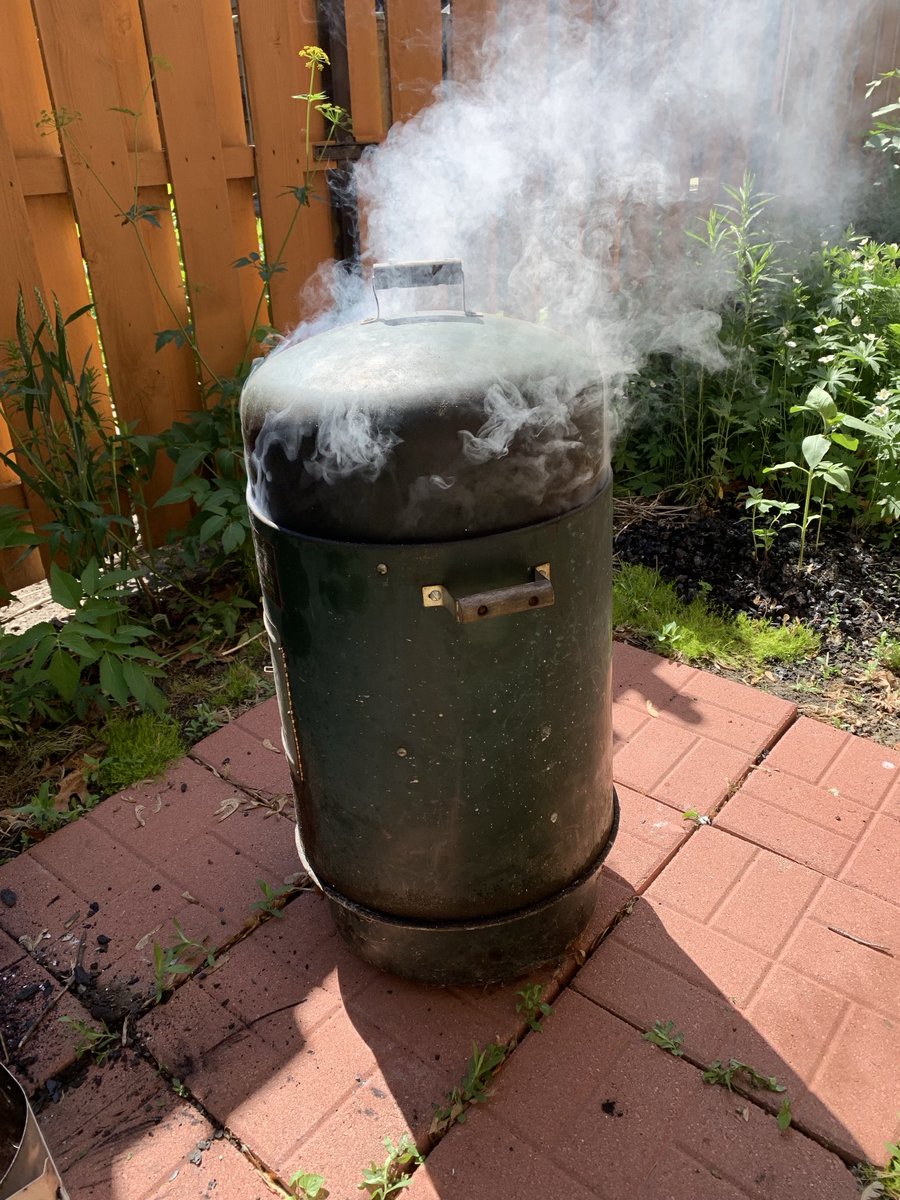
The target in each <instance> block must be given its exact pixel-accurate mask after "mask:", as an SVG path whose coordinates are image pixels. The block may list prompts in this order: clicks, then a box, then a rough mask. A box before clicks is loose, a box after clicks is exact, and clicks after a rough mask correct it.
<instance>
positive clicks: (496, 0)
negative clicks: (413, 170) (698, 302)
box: [0, 0, 900, 587]
mask: <svg viewBox="0 0 900 1200" xmlns="http://www.w3.org/2000/svg"><path fill="white" fill-rule="evenodd" d="M322 2H323V6H324V5H325V0H322ZM556 2H558V0H452V3H451V4H449V5H448V4H447V3H446V0H444V3H443V5H442V3H441V0H384V2H383V3H377V0H343V4H341V3H340V2H339V0H327V11H325V19H323V20H321V21H320V20H319V14H318V13H317V5H316V0H234V3H232V0H103V2H102V3H98V0H4V3H3V16H4V29H3V37H2V38H0V245H2V254H0V339H8V338H10V337H12V336H13V335H14V316H15V309H16V297H17V294H18V292H19V289H21V290H22V291H23V293H24V295H25V297H26V302H27V304H28V308H29V315H30V317H31V318H32V319H36V318H37V315H38V314H37V311H36V307H35V304H34V302H33V299H32V297H33V293H34V289H35V288H38V289H39V290H40V291H41V292H42V294H43V295H44V296H45V297H50V296H51V294H55V295H56V296H57V297H58V298H59V302H60V305H61V307H62V310H63V312H64V313H70V312H73V311H74V310H75V309H77V308H80V307H81V306H82V305H85V304H87V303H89V302H91V301H92V302H93V305H94V309H93V313H94V315H95V318H96V319H94V317H93V316H87V317H85V318H82V319H81V320H79V321H78V322H77V323H75V324H74V325H73V327H72V331H71V332H72V341H73V350H74V355H75V357H76V358H80V357H82V356H83V355H84V354H85V353H86V352H87V350H88V349H89V348H90V349H91V351H92V355H93V357H92V361H93V362H94V364H95V365H97V366H100V365H101V364H102V366H103V368H104V369H105V373H106V378H107V380H108V384H109V395H110V396H111V397H112V403H114V406H115V409H114V412H115V417H116V419H118V420H119V421H120V422H134V423H136V424H137V425H138V428H139V430H140V431H141V432H157V431H160V430H162V429H164V428H166V427H168V426H169V425H170V424H171V423H172V422H173V421H174V420H177V419H180V418H183V417H184V415H185V414H186V413H187V412H189V411H191V410H193V409H196V408H197V407H198V406H199V403H200V401H199V395H200V392H199V381H198V378H197V373H196V369H195V365H194V359H193V357H192V355H191V353H190V351H189V349H188V348H186V347H179V346H178V345H176V344H175V343H174V342H170V343H169V344H167V345H165V346H164V347H163V348H162V349H161V350H159V351H157V350H156V349H155V342H156V334H157V333H158V332H159V331H161V330H165V329H168V328H171V327H172V326H173V325H175V323H176V321H175V318H177V320H178V321H180V322H187V320H188V298H187V297H186V295H185V290H184V285H183V277H186V278H187V280H188V281H189V282H188V287H189V305H190V320H191V321H192V324H193V328H194V331H195V336H196V340H197V343H198V347H199V349H200V351H201V352H202V354H203V356H204V359H205V360H206V361H207V362H208V364H209V365H210V367H211V368H212V370H214V371H215V372H217V373H221V374H225V375H227V374H230V373H231V372H232V371H233V369H234V366H235V364H236V363H237V362H238V361H239V360H240V359H241V356H242V354H243V352H244V346H245V342H246V338H247V332H248V329H249V327H250V322H251V320H252V318H253V314H254V311H255V308H256V305H257V300H258V297H259V288H260V281H259V278H258V276H257V275H256V274H255V273H254V272H253V271H252V270H246V269H245V270H236V269H234V267H233V266H232V265H231V264H232V263H233V262H234V261H235V260H236V259H238V258H241V257H244V256H247V255H248V254H249V253H251V252H252V251H259V250H260V249H261V248H262V247H264V248H266V249H268V251H269V253H270V254H274V253H275V252H276V250H277V248H278V247H279V246H280V245H281V243H282V242H283V241H284V239H285V236H286V234H287V231H288V226H289V223H290V220H291V216H292V214H293V211H294V200H293V199H292V198H291V196H290V195H286V194H285V193H286V191H287V189H289V188H291V187H294V186H297V185H298V184H300V183H301V181H302V179H303V176H304V172H305V171H306V169H307V166H308V163H307V160H306V156H305V150H304V139H303V129H302V117H303V113H302V105H301V102H299V101H297V100H293V99H291V97H292V96H295V95H297V94H298V93H301V92H304V91H305V90H306V85H307V75H306V71H305V69H304V64H303V62H302V60H301V59H300V58H299V57H298V50H299V49H300V48H301V47H302V46H304V45H307V44H321V45H324V46H325V47H326V48H327V49H328V50H329V51H330V53H331V56H332V61H333V69H332V73H331V77H330V80H329V81H328V84H329V87H330V90H331V93H332V95H333V98H334V99H335V100H336V101H338V102H339V103H342V104H343V105H344V106H345V107H347V108H348V109H349V110H350V112H351V115H352V118H353V126H354V139H355V140H354V143H353V144H352V145H350V146H341V147H339V148H337V149H336V150H335V153H334V155H333V156H332V157H331V158H330V159H329V162H328V163H322V164H320V167H319V169H318V170H317V192H318V194H319V196H320V198H322V199H325V200H327V199H328V194H327V187H326V182H325V172H326V170H328V169H332V168H335V167H338V166H339V165H340V161H341V159H343V158H351V159H352V158H353V156H354V155H355V154H356V153H357V152H358V149H359V147H360V146H362V145H365V144H371V143H375V142H379V141H381V140H382V139H383V138H384V137H385V135H386V133H387V130H388V129H389V127H390V124H391V122H392V121H403V120H406V119H408V118H410V117H411V116H413V115H414V114H415V113H416V112H418V111H419V109H420V108H422V106H423V105H426V104H428V103H429V102H430V100H431V97H432V94H433V91H434V89H435V87H436V86H437V85H438V84H440V82H441V80H442V78H443V76H444V74H445V73H449V74H451V75H453V76H455V77H457V78H460V79H464V78H466V76H467V75H468V74H470V73H471V72H472V71H473V69H474V67H473V53H472V51H473V48H477V47H479V46H480V45H481V43H482V42H483V40H484V37H485V35H486V32H487V30H488V29H490V28H491V27H492V26H493V24H494V22H495V21H496V20H502V19H503V14H504V9H505V6H510V5H516V4H519V3H528V4H531V5H532V6H534V7H535V8H536V9H537V8H540V7H541V5H544V6H545V7H546V8H547V10H548V11H550V10H551V9H552V8H553V6H554V3H556ZM628 2H630V0H628ZM839 2H842V0H822V7H823V9H825V8H828V7H830V6H832V5H834V4H836V3H839ZM582 3H583V6H584V7H585V8H589V7H590V0H582ZM610 3H611V0H596V6H595V7H596V8H597V10H598V11H600V10H602V9H603V8H604V7H608V6H609V4H610ZM619 3H620V4H623V3H626V0H619ZM672 3H673V4H674V3H675V0H672ZM791 3H792V0H784V8H785V12H786V13H788V12H789V10H790V7H791ZM634 7H635V10H636V11H637V10H640V9H641V8H642V4H641V3H640V2H639V0H635V4H634ZM442 8H443V10H445V11H442ZM656 8H657V9H658V5H656ZM382 10H384V11H382ZM867 13H868V15H867V16H866V17H865V19H864V20H863V19H861V20H860V28H859V34H858V39H857V43H856V50H855V62H854V65H853V71H852V84H851V85H848V87H847V96H846V119H847V129H848V131H851V130H852V131H853V132H854V134H855V133H856V131H858V129H859V128H860V127H863V128H864V124H862V125H861V122H864V119H865V113H866V111H867V109H866V106H865V104H864V103H863V100H862V97H863V93H864V87H865V83H866V81H867V80H869V79H872V78H874V76H875V74H876V73H877V72H879V71H883V70H887V69H889V68H891V67H893V66H895V65H897V64H898V61H900V45H898V41H900V5H898V2H897V0H876V3H875V4H874V5H873V6H872V7H871V9H870V10H867ZM785 28H786V26H785ZM826 35H827V29H826V27H825V25H822V26H821V28H819V29H818V30H816V31H812V30H810V31H802V33H801V31H797V30H792V31H791V37H792V38H794V39H797V38H800V37H801V36H826ZM786 38H787V33H786V32H785V34H784V35H783V36H782V37H781V40H780V42H779V43H778V45H776V47H775V59H774V62H773V63H772V64H771V71H770V73H769V79H768V83H767V86H768V87H769V88H770V89H771V96H772V104H773V106H776V107H777V105H778V104H779V103H780V102H781V101H780V100H779V96H781V97H782V98H783V94H784V81H785V80H786V79H787V78H788V77H789V76H790V72H791V54H792V51H791V45H790V43H789V40H785V39H786ZM51 112H55V113H56V114H58V115H62V116H63V118H64V119H66V116H65V115H66V114H68V115H70V116H72V117H73V119H72V121H71V124H68V125H67V126H66V127H65V129H64V130H63V136H59V134H58V133H57V131H56V129H55V128H54V127H53V126H52V124H51V125H47V124H46V123H45V124H44V125H43V126H42V125H40V124H39V122H40V118H41V114H42V113H51ZM76 114H77V116H76ZM134 114H140V115H139V116H135V115H134ZM250 131H252V135H251V132H250ZM314 132H315V135H316V136H318V137H321V136H322V130H321V129H318V130H316V131H314ZM710 163H711V164H712V165H710V166H709V169H708V171H707V172H706V173H707V174H708V175H709V176H710V178H712V176H713V175H714V174H715V161H714V156H713V158H711V159H710ZM692 173H694V174H696V167H694V168H693V169H692ZM715 183H716V185H717V184H718V180H715ZM705 190H706V189H705V188H704V191H705ZM173 203H174V209H175V212H176V213H177V227H176V224H175V222H174V221H173V218H172V204H173ZM135 205H136V206H150V207H151V208H152V210H153V214H154V218H155V220H156V221H157V222H158V226H157V225H156V224H153V223H151V222H149V221H140V222H138V229H139V232H140V238H138V237H136V236H135V228H134V227H133V225H132V223H130V222H128V221H127V220H124V221H123V214H124V213H126V212H128V211H129V210H132V206H135ZM134 211H136V210H134ZM257 216H258V217H259V223H260V228H261V241H262V247H261V245H260V235H258V226H257ZM347 248H348V243H347V236H346V229H344V230H343V231H342V229H341V221H340V220H339V219H338V217H337V216H336V214H335V209H334V207H333V206H332V205H330V204H329V203H323V204H313V205H312V206H311V208H309V209H308V210H306V211H305V212H304V213H303V214H302V218H301V220H299V221H298V222H297V223H296V225H295V227H294V229H293V231H292V233H291V235H290V238H289V243H288V246H287V248H286V251H285V253H284V256H283V258H284V262H285V265H286V269H285V270H284V271H283V272H280V273H278V274H276V275H275V276H274V278H273V279H272V280H271V285H270V288H269V297H268V301H267V305H268V311H265V309H264V311H263V313H262V317H263V319H264V320H269V321H271V323H272V324H273V325H275V326H276V327H285V326H289V325H292V324H294V323H296V321H297V320H298V319H299V318H301V317H302V316H303V315H304V314H303V311H302V287H303V284H304V283H305V282H306V280H307V279H308V278H309V277H310V276H311V275H312V274H313V272H314V271H315V269H316V267H317V266H318V264H319V263H320V262H322V261H323V260H324V259H328V258H330V257H332V256H333V255H335V253H336V252H337V253H338V255H340V254H341V253H342V252H346V251H347ZM182 272H184V275H183V274H182ZM105 403H107V404H109V401H105ZM8 420H10V421H13V420H15V418H14V416H13V415H12V413H11V412H10V413H9V414H8ZM10 446H11V438H10V429H9V427H8V425H7V424H5V422H4V419H3V417H2V415H0V449H9V447H10ZM167 486H168V479H167V473H166V468H165V466H164V465H163V466H162V467H161V469H160V471H159V473H158V475H157V477H156V478H155V479H154V481H153V487H152V490H151V495H150V499H151V500H152V499H153V497H154V496H158V495H160V494H161V493H162V491H164V490H165V489H166V488H167ZM0 504H12V505H14V506H17V507H19V508H22V509H24V510H25V511H26V512H28V513H30V516H31V519H32V521H33V522H34V524H35V525H39V524H40V523H42V522H43V521H45V520H47V517H48V514H47V512H46V510H45V509H44V508H43V506H42V504H41V501H40V498H39V497H37V496H34V495H32V494H26V491H25V490H24V489H23V488H22V487H21V485H20V483H19V481H18V479H17V477H16V475H15V474H14V473H13V472H12V471H10V470H9V469H8V468H6V467H5V466H3V464H0ZM157 513H158V514H159V516H158V520H159V521H160V522H161V526H160V527H161V528H163V529H164V527H165V526H164V522H165V520H166V519H170V518H169V516H168V514H169V510H167V509H158V510H157ZM14 559H15V552H12V551H7V552H2V551H0V581H5V582H6V583H7V585H9V586H12V587H17V586H21V585H22V584H24V583H26V582H29V581H32V580H34V579H36V578H40V577H41V576H42V575H43V572H44V570H45V569H46V565H47V564H46V561H45V560H44V561H42V560H41V559H40V558H39V556H38V555H36V554H33V555H31V556H30V558H29V559H28V560H26V561H25V562H24V563H20V564H19V565H18V566H17V567H15V568H13V566H12V564H13V562H14Z"/></svg>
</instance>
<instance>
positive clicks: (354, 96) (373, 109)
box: [344, 0, 389, 142]
mask: <svg viewBox="0 0 900 1200" xmlns="http://www.w3.org/2000/svg"><path fill="white" fill-rule="evenodd" d="M344 19H345V24H346V30H347V62H348V66H349V70H350V115H351V117H352V118H353V137H354V139H355V140H356V141H357V142H380V141H382V140H383V138H384V136H385V134H386V133H387V129H388V124H389V116H388V114H387V113H386V112H385V111H384V109H385V106H384V103H383V88H382V78H381V75H382V71H381V49H380V46H379V38H378V19H377V15H376V12H375V3H374V0H344Z"/></svg>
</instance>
